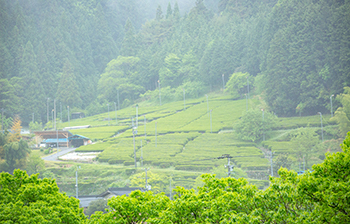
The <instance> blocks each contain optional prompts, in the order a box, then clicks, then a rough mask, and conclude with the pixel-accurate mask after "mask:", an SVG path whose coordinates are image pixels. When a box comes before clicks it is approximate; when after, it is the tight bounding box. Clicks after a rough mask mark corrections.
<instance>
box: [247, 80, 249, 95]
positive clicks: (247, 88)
mask: <svg viewBox="0 0 350 224" xmlns="http://www.w3.org/2000/svg"><path fill="white" fill-rule="evenodd" d="M247 85H248V86H247V90H248V99H249V79H248V76H247Z"/></svg>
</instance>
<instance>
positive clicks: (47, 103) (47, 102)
mask: <svg viewBox="0 0 350 224" xmlns="http://www.w3.org/2000/svg"><path fill="white" fill-rule="evenodd" d="M49 100H50V98H47V101H46V105H47V106H46V107H47V109H46V111H47V123H49Z"/></svg>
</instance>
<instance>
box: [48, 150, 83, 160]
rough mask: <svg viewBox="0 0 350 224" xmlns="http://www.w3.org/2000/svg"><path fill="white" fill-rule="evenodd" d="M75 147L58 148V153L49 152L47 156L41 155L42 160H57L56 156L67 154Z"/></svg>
mask: <svg viewBox="0 0 350 224" xmlns="http://www.w3.org/2000/svg"><path fill="white" fill-rule="evenodd" d="M75 149H76V148H59V150H60V151H59V152H58V153H54V154H51V155H49V156H46V157H43V160H47V161H59V160H58V159H57V158H58V157H60V156H63V155H64V154H67V153H69V152H72V151H74V150H75Z"/></svg>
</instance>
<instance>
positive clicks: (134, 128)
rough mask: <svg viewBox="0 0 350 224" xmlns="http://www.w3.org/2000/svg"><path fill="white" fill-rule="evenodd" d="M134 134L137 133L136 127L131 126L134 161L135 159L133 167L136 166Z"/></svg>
mask: <svg viewBox="0 0 350 224" xmlns="http://www.w3.org/2000/svg"><path fill="white" fill-rule="evenodd" d="M135 134H137V127H132V139H133V142H134V161H135V168H137V163H136V148H135Z"/></svg>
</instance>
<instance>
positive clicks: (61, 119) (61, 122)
mask: <svg viewBox="0 0 350 224" xmlns="http://www.w3.org/2000/svg"><path fill="white" fill-rule="evenodd" d="M60 111H61V123H62V102H60Z"/></svg>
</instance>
